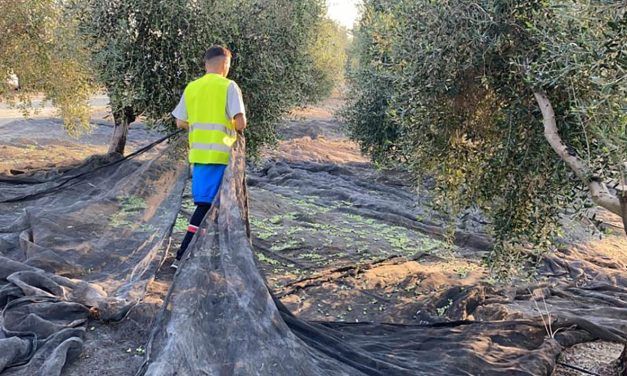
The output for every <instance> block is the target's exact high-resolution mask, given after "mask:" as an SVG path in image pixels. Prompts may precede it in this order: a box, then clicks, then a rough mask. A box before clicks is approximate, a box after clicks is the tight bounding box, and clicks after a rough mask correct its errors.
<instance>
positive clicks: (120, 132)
mask: <svg viewBox="0 0 627 376" xmlns="http://www.w3.org/2000/svg"><path fill="white" fill-rule="evenodd" d="M133 121H135V114H134V113H133V109H132V108H129V107H125V108H124V109H122V110H118V111H114V112H113V123H114V127H113V135H112V136H111V142H110V143H109V154H111V153H118V154H122V155H123V154H124V148H125V147H126V136H127V135H128V127H129V126H130V124H131V123H132V122H133Z"/></svg>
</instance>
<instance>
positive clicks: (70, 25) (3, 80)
mask: <svg viewBox="0 0 627 376" xmlns="http://www.w3.org/2000/svg"><path fill="white" fill-rule="evenodd" d="M0 13H1V14H2V17H0V99H2V100H4V101H6V102H8V103H10V104H11V105H19V106H20V107H21V108H22V109H23V110H24V111H25V113H28V112H29V109H30V107H32V106H31V104H32V102H31V100H32V98H33V96H35V95H39V94H43V95H44V99H47V100H50V101H51V102H52V104H53V105H54V106H55V107H57V108H58V110H59V116H60V117H61V118H62V119H63V120H64V124H65V126H66V129H67V130H68V132H69V133H70V134H77V133H79V132H81V131H83V130H86V129H88V128H89V117H90V116H89V115H90V112H89V103H88V100H89V97H90V95H91V94H92V93H93V92H94V91H95V89H96V85H95V83H94V80H93V79H92V77H93V73H92V70H91V67H90V65H89V53H88V51H87V49H86V46H85V43H84V41H83V40H82V39H81V38H80V37H79V36H78V35H77V26H78V25H77V20H76V18H74V17H73V15H72V14H71V13H69V12H67V11H66V8H65V6H64V4H63V2H60V1H56V0H14V1H2V2H0ZM14 77H17V78H18V79H19V90H15V89H16V88H15V87H13V86H14V85H13V84H11V85H9V82H10V81H11V79H12V78H14Z"/></svg>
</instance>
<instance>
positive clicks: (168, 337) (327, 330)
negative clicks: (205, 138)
mask: <svg viewBox="0 0 627 376" xmlns="http://www.w3.org/2000/svg"><path fill="white" fill-rule="evenodd" d="M243 147H244V146H243V141H242V140H239V141H238V144H237V146H236V152H235V154H234V158H232V160H231V164H230V165H229V168H228V169H227V172H226V175H225V177H224V181H223V186H222V189H221V191H220V194H219V198H218V200H219V204H218V205H217V206H216V207H214V208H213V209H212V211H211V212H210V213H209V214H208V216H207V218H206V219H205V222H204V223H203V225H201V230H200V232H199V235H197V236H196V238H195V240H194V241H193V242H192V244H191V245H190V248H189V251H188V252H187V254H186V257H185V259H184V262H183V264H182V265H181V268H180V269H179V271H178V272H177V274H176V276H175V279H174V282H173V284H172V287H171V288H170V292H169V293H168V296H167V298H166V301H165V303H164V309H163V311H162V312H161V314H160V315H159V317H158V319H157V321H156V324H155V328H154V331H153V335H152V337H151V340H150V342H149V346H148V347H147V362H146V364H145V367H144V369H143V372H144V373H145V374H147V375H173V374H177V375H194V374H215V375H296V374H299V375H362V374H366V375H435V374H447V375H453V374H460V375H464V374H482V375H513V374H518V375H542V374H548V373H550V372H551V370H552V369H553V367H554V365H555V358H556V356H557V355H558V354H559V352H560V351H561V349H562V346H563V345H571V344H573V343H577V342H581V341H586V340H591V339H593V338H604V339H608V340H613V341H622V342H624V341H625V340H626V339H627V334H626V333H627V332H626V330H625V329H626V327H625V324H626V323H627V315H625V312H626V311H625V305H624V302H626V300H625V298H626V296H625V289H624V284H619V283H608V282H609V281H599V282H598V283H593V284H591V285H590V286H587V287H585V288H579V287H569V286H566V285H560V284H554V286H555V287H554V288H553V289H551V288H549V287H548V286H546V287H544V290H545V291H544V292H545V293H546V297H547V299H548V300H550V301H552V302H554V303H556V304H559V302H558V301H557V300H559V299H560V297H562V296H564V295H565V294H569V295H570V296H571V297H572V299H574V300H575V301H576V302H577V303H575V304H574V305H571V306H568V305H564V310H563V311H562V312H561V314H558V316H559V317H558V320H557V321H555V322H553V323H552V329H553V330H558V329H560V330H559V332H558V334H557V335H556V336H555V338H546V337H547V333H546V331H545V328H544V326H543V325H542V322H541V320H540V319H518V320H512V319H509V318H508V317H507V308H506V307H508V306H512V305H516V304H519V302H518V301H517V300H520V301H521V302H528V301H529V295H530V294H533V292H534V291H535V290H533V289H528V291H515V290H513V291H490V290H489V289H486V288H477V289H469V290H467V291H464V290H463V289H457V290H455V289H453V290H451V291H449V292H447V294H445V296H443V299H447V300H450V301H451V310H452V311H457V312H458V315H459V316H460V317H463V316H465V315H468V314H469V312H468V311H472V312H473V313H474V312H475V311H476V310H478V309H479V308H480V307H483V308H484V311H485V313H484V316H485V317H486V319H490V316H498V315H500V316H501V317H500V319H504V320H502V321H486V322H475V321H463V320H460V321H455V322H440V323H436V322H434V323H427V324H424V325H389V324H375V323H361V324H355V323H341V322H305V321H302V320H300V319H298V318H296V317H294V316H293V315H291V314H290V313H289V312H288V310H287V309H286V308H285V307H284V306H283V305H282V304H281V303H280V301H278V300H277V299H275V298H273V295H272V294H271V292H270V291H269V290H268V288H267V287H266V284H265V282H264V278H263V276H262V275H261V274H260V272H259V270H258V269H257V267H256V265H255V261H254V257H253V249H252V246H251V243H250V240H249V234H248V232H249V231H248V222H247V212H248V206H247V197H246V185H245V177H244V175H245V162H244V157H243ZM324 183H325V182H324V181H318V182H317V183H314V182H311V184H312V186H314V187H315V186H316V185H320V184H322V185H324ZM549 265H550V266H551V268H550V271H546V272H547V275H548V274H549V273H552V274H553V275H561V274H564V273H569V272H572V270H571V271H567V270H564V269H563V267H560V266H559V265H560V264H559V262H558V261H556V260H552V261H549ZM562 265H563V264H562ZM583 272H585V271H583ZM615 282H616V281H615ZM618 282H620V283H623V281H618ZM537 288H543V287H542V286H537ZM497 304H498V305H500V306H502V307H501V308H502V309H500V310H495V312H494V313H492V314H490V313H489V311H490V308H494V307H495V306H496V305H497ZM593 307H595V308H593Z"/></svg>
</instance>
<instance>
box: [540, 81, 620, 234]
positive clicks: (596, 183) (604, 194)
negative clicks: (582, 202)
mask: <svg viewBox="0 0 627 376" xmlns="http://www.w3.org/2000/svg"><path fill="white" fill-rule="evenodd" d="M533 95H534V96H535V97H536V101H537V102H538V106H540V111H542V122H543V124H544V137H545V138H546V140H547V141H548V142H549V144H550V145H551V147H552V148H553V150H554V151H555V152H556V153H557V155H559V157H560V158H561V159H562V160H563V161H564V162H566V164H567V165H568V167H570V169H571V170H573V172H574V173H575V175H577V177H578V178H579V179H580V180H581V181H582V182H583V183H584V184H586V185H587V186H588V189H589V190H590V196H591V198H592V201H594V203H595V204H597V205H599V206H601V207H603V208H605V209H607V210H609V211H610V212H612V213H614V214H616V215H618V216H619V217H621V218H623V222H625V216H624V213H623V210H622V208H621V202H620V200H619V198H618V197H617V196H615V195H613V194H611V193H610V192H609V190H608V189H607V186H606V185H605V183H603V181H602V180H601V178H600V177H598V176H594V175H592V174H591V173H590V169H589V168H588V166H586V165H585V164H584V162H583V161H582V160H581V159H580V158H579V157H578V156H577V154H575V153H574V152H572V151H571V150H569V148H568V147H567V146H566V145H565V144H564V143H563V142H562V139H561V137H560V135H559V133H558V132H557V125H556V123H555V111H553V106H552V105H551V102H550V101H549V98H548V97H547V96H546V93H544V92H542V91H536V92H534V93H533ZM623 196H624V194H623ZM625 231H627V228H626V229H625Z"/></svg>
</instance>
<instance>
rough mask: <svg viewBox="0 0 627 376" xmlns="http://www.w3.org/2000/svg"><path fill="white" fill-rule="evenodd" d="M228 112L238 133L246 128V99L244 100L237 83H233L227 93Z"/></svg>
mask: <svg viewBox="0 0 627 376" xmlns="http://www.w3.org/2000/svg"><path fill="white" fill-rule="evenodd" d="M227 96H228V98H227V104H226V112H227V114H228V115H229V117H230V118H231V119H232V120H231V121H232V124H233V127H235V130H237V131H238V132H241V131H243V130H244V129H245V128H246V125H247V121H246V109H245V108H244V99H242V91H241V90H240V89H239V86H237V84H236V83H235V82H231V85H229V89H228V93H227Z"/></svg>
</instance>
